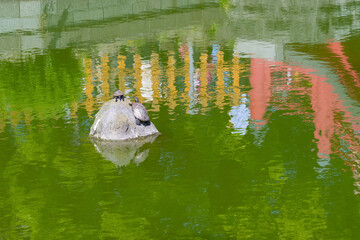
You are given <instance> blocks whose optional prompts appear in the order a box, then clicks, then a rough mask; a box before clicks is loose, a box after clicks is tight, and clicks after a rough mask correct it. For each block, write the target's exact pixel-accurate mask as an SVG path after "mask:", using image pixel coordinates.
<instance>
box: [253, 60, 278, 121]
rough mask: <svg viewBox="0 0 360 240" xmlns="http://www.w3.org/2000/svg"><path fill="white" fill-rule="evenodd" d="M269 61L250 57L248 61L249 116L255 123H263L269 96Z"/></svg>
mask: <svg viewBox="0 0 360 240" xmlns="http://www.w3.org/2000/svg"><path fill="white" fill-rule="evenodd" d="M271 65H272V63H271V62H269V61H266V60H263V59H258V58H252V59H251V63H250V74H251V75H250V84H251V87H252V89H251V91H250V92H249V96H250V106H249V108H250V112H251V118H252V119H253V120H255V121H257V124H260V125H263V124H265V123H266V121H264V115H265V113H266V109H267V106H268V103H269V100H270V97H271V89H270V85H271V69H270V66H271Z"/></svg>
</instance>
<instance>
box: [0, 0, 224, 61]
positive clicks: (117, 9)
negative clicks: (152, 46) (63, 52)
mask: <svg viewBox="0 0 360 240" xmlns="http://www.w3.org/2000/svg"><path fill="white" fill-rule="evenodd" d="M214 7H216V8H217V7H218V4H217V1H216V0H210V1H206V2H205V1H203V0H182V1H178V0H177V1H165V0H147V1H145V0H144V1H125V0H113V1H110V0H107V1H97V0H76V1H72V0H48V1H46V0H34V1H25V0H17V1H6V2H5V3H2V4H1V7H0V16H2V18H0V34H1V33H3V34H2V35H0V54H2V55H6V56H10V57H15V58H17V57H19V56H20V55H22V54H28V53H31V52H34V51H39V50H42V49H47V48H65V47H68V46H70V45H71V46H74V45H78V44H80V43H88V42H91V43H92V44H93V43H95V44H98V43H109V42H114V41H117V40H118V39H128V38H129V37H134V36H137V35H141V36H152V35H153V34H155V33H159V32H162V31H163V30H165V29H178V28H183V27H189V26H192V25H194V22H199V21H204V22H212V21H215V19H217V21H220V18H221V17H223V16H222V15H219V14H218V12H217V11H214ZM18 31H20V32H23V31H27V32H30V34H21V33H20V34H19V33H18ZM4 33H7V34H6V35H4Z"/></svg>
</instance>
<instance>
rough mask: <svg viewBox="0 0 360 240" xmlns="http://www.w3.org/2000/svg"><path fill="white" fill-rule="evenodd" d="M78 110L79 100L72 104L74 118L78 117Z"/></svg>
mask: <svg viewBox="0 0 360 240" xmlns="http://www.w3.org/2000/svg"><path fill="white" fill-rule="evenodd" d="M77 111H78V103H77V102H73V103H72V104H71V117H72V118H74V119H76V118H77V115H76V113H77Z"/></svg>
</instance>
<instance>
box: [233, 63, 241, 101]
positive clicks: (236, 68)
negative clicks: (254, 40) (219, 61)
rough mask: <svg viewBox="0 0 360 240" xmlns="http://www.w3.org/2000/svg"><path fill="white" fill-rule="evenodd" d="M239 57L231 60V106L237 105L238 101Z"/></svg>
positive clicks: (239, 93) (239, 92)
mask: <svg viewBox="0 0 360 240" xmlns="http://www.w3.org/2000/svg"><path fill="white" fill-rule="evenodd" d="M239 61H240V57H238V56H233V59H232V78H233V96H232V101H233V102H232V103H233V105H238V104H239V100H240V95H241V91H240V69H241V67H240V64H239Z"/></svg>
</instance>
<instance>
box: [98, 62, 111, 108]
mask: <svg viewBox="0 0 360 240" xmlns="http://www.w3.org/2000/svg"><path fill="white" fill-rule="evenodd" d="M108 63H109V57H108V56H107V55H105V56H103V57H101V78H100V80H101V82H102V85H101V90H102V92H103V96H102V101H107V100H108V99H109V91H110V86H109V70H110V67H109V64H108Z"/></svg>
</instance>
